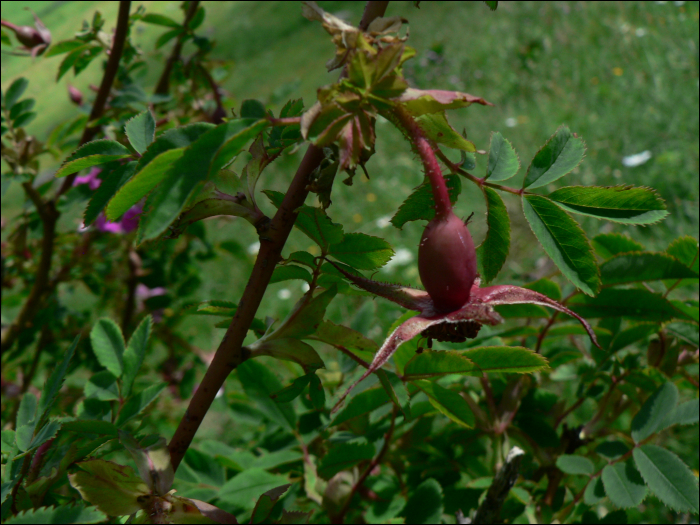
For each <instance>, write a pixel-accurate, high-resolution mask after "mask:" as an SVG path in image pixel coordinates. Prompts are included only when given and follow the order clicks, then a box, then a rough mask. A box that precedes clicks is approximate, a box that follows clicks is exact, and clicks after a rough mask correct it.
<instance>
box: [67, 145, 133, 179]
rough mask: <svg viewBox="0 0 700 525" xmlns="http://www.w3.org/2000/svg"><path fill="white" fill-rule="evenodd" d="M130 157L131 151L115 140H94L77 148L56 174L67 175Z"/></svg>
mask: <svg viewBox="0 0 700 525" xmlns="http://www.w3.org/2000/svg"><path fill="white" fill-rule="evenodd" d="M129 157H131V152H130V151H129V150H128V149H127V148H125V147H124V146H122V145H121V144H119V142H117V141H115V140H107V139H104V140H93V141H92V142H88V143H87V144H85V145H83V146H81V147H79V148H78V149H77V150H75V153H73V154H72V155H71V156H70V157H68V158H67V159H66V160H65V162H64V163H63V164H62V165H61V167H60V169H59V170H58V171H57V172H56V175H55V176H56V177H65V176H66V175H70V174H71V173H75V172H76V171H80V170H82V169H85V168H92V167H93V166H99V165H100V164H105V163H107V162H110V161H112V160H119V159H126V158H129Z"/></svg>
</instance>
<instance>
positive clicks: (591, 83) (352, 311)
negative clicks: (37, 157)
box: [2, 2, 699, 348]
mask: <svg viewBox="0 0 700 525" xmlns="http://www.w3.org/2000/svg"><path fill="white" fill-rule="evenodd" d="M28 4H31V7H32V9H34V10H35V11H36V12H37V14H38V15H39V16H40V17H41V19H42V20H43V22H44V23H45V24H46V25H47V26H48V27H49V28H50V30H51V31H52V35H53V42H58V41H60V40H63V39H67V38H70V37H71V36H72V35H73V34H74V33H75V31H77V30H78V29H79V28H80V25H81V23H82V21H83V20H84V19H85V20H91V18H92V14H93V12H94V11H95V10H99V11H101V12H102V14H103V16H104V17H105V18H106V19H107V24H106V26H105V29H106V30H109V31H111V30H112V29H113V27H114V24H115V19H116V13H117V8H118V4H117V2H31V3H27V2H2V17H3V18H6V19H9V20H11V21H13V22H15V23H18V24H30V23H32V18H31V15H30V13H29V12H28V11H26V10H25V9H24V8H25V6H26V5H28ZM143 5H144V6H145V8H146V10H147V11H149V12H159V13H163V14H167V15H169V16H171V17H173V18H174V19H176V20H181V18H182V15H181V11H179V9H178V5H179V4H178V3H176V2H144V3H143ZM202 5H203V6H204V7H205V8H206V10H207V11H206V12H207V17H206V19H205V22H204V24H203V25H202V26H201V28H200V29H199V30H198V31H199V32H202V33H204V34H206V35H208V36H210V37H212V38H215V39H216V41H217V47H216V49H215V51H214V53H213V57H215V58H218V59H221V60H227V61H232V63H233V68H232V73H231V75H230V76H229V78H228V79H227V81H226V82H225V83H224V84H223V87H224V88H225V89H226V90H227V92H228V93H229V98H228V100H227V102H226V106H227V108H228V107H234V108H236V109H238V108H239V107H240V102H241V101H242V100H244V99H247V98H257V99H260V100H262V101H263V102H264V103H266V104H267V105H268V106H269V107H271V108H272V109H273V110H278V109H279V108H280V107H281V105H282V104H283V103H284V102H285V101H286V100H288V99H289V98H299V97H302V98H303V99H304V102H305V104H306V106H307V107H308V106H310V105H311V104H312V103H313V102H314V100H315V92H316V89H317V88H318V87H319V86H322V85H325V84H328V83H330V82H333V81H335V79H336V78H337V75H338V72H337V71H334V72H331V73H328V72H327V71H326V69H325V66H324V64H325V62H326V61H327V60H328V59H329V58H330V57H331V56H332V54H333V46H332V44H331V42H330V40H329V37H328V35H327V34H326V33H325V31H324V30H323V29H322V27H321V25H320V24H318V23H312V22H310V21H308V20H306V19H304V18H303V17H302V16H301V5H300V4H299V3H297V2H212V3H209V2H203V3H202ZM320 5H321V6H322V7H323V8H324V9H326V10H328V11H330V12H333V13H335V14H336V15H338V16H341V17H343V18H345V19H347V20H348V21H350V22H351V23H353V24H355V23H357V21H358V20H359V18H360V16H361V12H362V9H363V6H364V4H363V3H362V2H320ZM135 7H136V4H133V7H132V9H135ZM387 15H389V16H393V15H398V16H403V17H404V18H406V19H408V20H409V22H410V24H409V25H410V39H409V44H410V45H411V46H413V47H414V48H415V49H416V50H417V51H418V55H417V57H416V58H415V59H414V60H412V61H410V62H409V65H408V66H407V69H406V72H407V75H408V77H409V78H410V80H411V82H412V83H413V84H414V85H415V86H416V87H419V88H439V89H452V90H461V91H466V92H468V93H471V94H474V95H479V96H483V97H484V98H486V99H487V100H489V101H490V102H492V103H494V104H495V107H482V106H473V107H470V108H467V109H463V110H457V111H453V112H451V113H450V115H449V118H450V120H451V122H452V124H453V126H454V127H455V128H456V129H459V130H461V129H462V128H466V130H467V132H468V135H469V138H470V139H471V140H472V141H473V142H474V143H475V144H476V145H477V147H478V148H479V149H488V145H489V138H490V134H491V132H492V131H500V132H501V133H503V134H504V136H505V137H506V138H508V139H509V140H510V141H511V142H512V143H513V145H514V147H515V148H516V151H517V152H518V155H519V157H520V160H521V164H522V167H521V170H520V172H519V173H518V175H517V176H516V177H515V178H514V179H511V181H509V184H511V185H513V186H517V184H518V183H519V182H520V181H521V180H522V177H523V176H524V173H525V171H526V168H527V166H528V164H529V161H530V159H531V158H532V157H533V155H534V154H535V153H536V151H537V150H538V149H539V147H541V146H542V144H543V143H544V142H545V141H546V139H547V138H548V137H549V136H550V135H551V134H552V133H554V131H555V130H556V129H557V127H558V126H560V125H561V124H567V125H568V126H569V127H570V128H571V130H572V131H574V132H576V133H578V134H579V135H580V136H581V137H583V138H584V140H585V141H586V144H587V147H588V151H587V157H586V159H585V160H584V162H583V164H582V165H581V166H580V167H579V168H577V169H576V170H575V171H574V172H573V173H572V174H570V175H568V176H567V177H566V178H565V179H562V180H560V181H557V182H556V183H555V184H553V185H551V187H550V188H549V189H555V188H557V187H561V186H565V185H615V184H634V185H639V186H650V187H653V188H656V189H657V190H658V191H659V193H660V195H661V196H662V197H663V198H664V199H665V200H666V202H667V204H668V209H669V212H670V215H669V217H668V218H667V219H666V220H665V221H663V222H662V223H660V224H657V225H653V226H648V227H635V226H625V225H618V224H614V223H607V222H600V221H597V220H595V219H592V218H582V217H580V216H579V217H576V219H577V220H579V222H581V224H582V226H583V227H584V229H585V230H586V231H587V232H588V234H589V235H590V236H591V237H592V236H594V235H596V234H597V233H599V232H626V233H628V234H629V235H630V236H632V237H633V238H635V239H638V240H640V241H642V242H643V243H645V244H646V245H647V246H648V247H649V248H650V249H664V248H665V247H666V246H667V245H668V243H669V242H671V241H672V240H673V239H674V238H675V237H677V236H679V235H683V234H690V235H694V236H697V235H698V114H699V111H698V4H697V3H690V2H688V3H683V2H638V3H637V2H614V3H613V2H589V3H580V2H512V3H504V4H501V5H499V7H498V10H497V11H496V12H491V11H489V10H488V8H487V7H486V6H485V5H484V4H483V3H481V2H465V3H453V2H429V3H428V2H426V3H422V4H421V6H420V9H416V8H415V7H414V4H413V3H411V2H392V3H391V4H390V5H389V9H388V11H387ZM165 31H167V28H162V27H157V26H146V25H143V24H137V25H136V26H135V27H133V29H132V33H131V34H132V38H133V41H134V42H135V43H136V44H137V45H140V46H141V47H142V49H143V52H144V55H145V58H146V59H147V60H148V63H149V67H148V68H146V69H145V71H144V75H145V76H144V78H143V83H144V85H145V86H147V87H148V86H153V85H154V83H155V80H156V79H157V77H158V75H159V74H160V71H161V68H162V64H163V61H164V57H166V56H167V54H168V53H169V50H170V46H171V45H172V44H170V45H167V46H165V48H164V49H162V50H160V51H155V50H154V42H155V40H156V39H157V37H158V36H159V35H161V34H162V33H163V32H165ZM192 51H193V48H192V47H191V46H186V47H185V50H184V54H185V55H187V54H189V53H191V52H192ZM62 58H63V57H62V56H59V57H53V58H49V59H43V58H38V59H36V60H32V59H30V58H19V57H13V56H10V55H8V54H3V55H2V85H3V88H7V86H8V85H9V84H10V83H11V82H12V81H13V80H14V79H15V78H17V77H18V76H20V75H23V76H26V77H27V78H28V79H29V80H30V85H29V88H28V90H27V93H26V95H27V96H33V97H35V98H36V99H37V106H36V110H37V112H38V117H37V118H36V120H35V121H34V122H33V123H32V124H31V125H30V126H29V127H28V131H29V132H30V133H33V134H35V135H36V136H38V138H39V139H44V138H46V136H47V135H48V133H49V132H50V130H51V129H52V128H53V127H54V126H55V125H56V124H57V123H59V122H61V121H63V120H65V119H67V118H69V117H72V116H75V114H76V112H77V111H78V110H77V109H76V107H75V106H73V105H71V104H70V102H69V100H68V96H67V91H66V86H67V84H68V83H69V82H70V83H72V84H74V85H75V86H77V87H78V88H79V89H81V90H82V91H83V92H84V93H86V94H88V93H90V92H89V91H88V89H87V86H88V85H89V84H91V83H93V84H94V83H98V82H99V79H100V78H101V64H100V62H101V61H100V60H96V61H95V62H94V63H93V64H91V66H90V67H89V68H88V69H87V70H86V71H84V72H83V73H82V74H81V75H80V76H79V77H78V78H73V73H72V71H71V72H69V73H68V74H66V75H65V76H64V78H63V79H61V81H60V82H58V83H56V82H55V76H56V71H57V68H58V65H59V63H60V61H61V60H62ZM377 135H378V140H377V148H376V149H377V153H376V155H375V156H374V157H373V158H372V159H371V160H370V162H369V164H368V171H369V173H370V177H371V180H369V181H368V180H367V179H365V178H364V177H359V176H358V177H356V183H355V184H354V185H353V186H352V187H347V186H345V185H343V184H336V186H335V188H334V192H333V196H332V197H333V205H332V206H331V207H330V208H329V210H328V211H329V214H330V215H331V217H332V218H333V219H334V220H336V221H337V222H340V223H342V224H344V225H345V229H346V231H362V232H365V233H369V234H372V235H379V236H382V237H384V238H386V239H387V240H388V241H389V242H391V243H392V245H393V246H394V247H395V248H396V249H397V250H400V249H403V251H402V252H401V253H402V254H403V255H404V257H403V259H402V260H403V262H401V263H398V264H394V265H392V266H391V267H390V268H387V269H383V270H381V271H380V272H378V274H377V278H379V279H385V280H391V281H398V282H402V283H407V284H418V274H417V270H416V261H415V254H416V247H417V243H418V239H419V238H420V234H421V231H422V227H423V225H422V224H420V223H409V224H408V225H406V226H405V227H404V229H403V230H401V231H399V230H396V229H395V228H393V227H392V226H388V227H386V226H385V223H386V221H387V219H388V218H390V217H391V216H392V215H393V213H394V212H395V210H396V209H397V208H398V206H399V205H400V203H401V202H402V201H403V200H404V199H405V198H406V197H407V196H408V195H409V193H410V192H411V189H412V188H413V187H414V186H416V185H418V184H419V183H420V182H421V180H422V172H421V169H420V166H419V163H418V162H417V161H416V160H415V159H414V158H413V156H412V154H411V153H410V150H409V147H408V145H407V144H406V143H405V142H404V141H403V140H402V138H401V136H400V135H399V133H397V132H396V131H395V130H394V129H393V128H391V126H390V125H389V124H387V123H381V122H380V123H378V126H377ZM646 150H649V151H651V153H652V158H651V160H649V161H648V162H647V163H645V164H643V165H641V166H637V167H625V166H623V164H622V158H623V157H624V156H627V155H632V154H636V153H640V152H643V151H646ZM302 153H303V148H302V151H301V152H299V153H297V154H294V155H290V156H287V157H285V158H283V159H281V160H280V161H279V162H277V163H276V164H275V165H273V166H272V167H271V168H270V169H268V170H267V171H266V173H265V174H264V176H263V177H262V179H261V181H260V183H259V189H265V188H270V189H276V190H280V191H284V190H285V189H286V188H287V186H288V183H289V181H290V180H291V178H292V176H293V173H294V171H295V169H296V166H297V165H298V162H299V159H300V158H301V155H302ZM44 161H45V165H44V166H43V168H44V169H45V170H46V174H47V175H50V173H51V171H52V170H55V169H56V162H55V161H52V159H50V157H49V156H45V157H44ZM485 165H486V159H485V158H484V157H480V158H479V159H478V166H477V169H476V170H474V171H475V174H477V175H479V176H483V173H484V170H485ZM3 169H6V166H3ZM463 186H464V189H463V193H462V195H461V197H460V199H459V202H458V204H457V207H456V209H457V212H458V214H460V215H463V216H467V215H468V214H469V213H471V212H472V211H474V212H476V214H475V216H474V218H473V220H472V223H471V225H470V228H471V230H472V233H473V235H474V238H475V241H476V242H477V243H478V242H481V240H482V239H483V236H484V234H485V215H484V210H485V208H484V204H483V199H482V197H481V194H480V192H478V191H476V188H475V186H473V185H471V184H470V183H468V182H467V181H464V183H463ZM503 197H504V200H505V201H506V204H507V206H508V209H509V211H510V215H511V221H512V246H511V253H510V256H509V258H508V261H507V262H506V266H505V267H504V269H503V271H502V274H501V275H500V276H499V277H498V279H497V282H501V283H504V282H514V283H522V282H527V281H531V280H534V279H536V278H539V277H541V276H543V275H548V274H550V273H551V271H552V270H554V266H553V264H552V263H551V261H549V259H548V258H547V256H546V255H545V254H544V252H543V250H541V248H539V247H538V245H537V242H536V240H535V238H534V236H533V234H532V233H531V231H530V229H529V227H528V225H527V223H526V222H525V220H524V218H523V215H522V211H521V205H520V202H519V200H518V199H517V198H516V197H515V196H512V195H506V194H504V195H503ZM23 199H24V197H23V195H22V194H21V192H20V191H19V188H18V187H17V185H14V186H11V187H10V189H9V191H8V193H7V194H6V195H5V197H4V198H3V202H2V214H3V219H4V220H5V221H8V222H11V220H12V217H13V216H16V215H17V213H19V211H20V210H21V205H22V202H23ZM258 200H259V201H260V202H261V205H262V207H263V208H264V210H265V211H266V212H267V213H268V214H272V213H274V209H273V207H272V206H271V205H270V204H269V203H268V202H267V199H266V198H265V197H264V196H263V195H260V196H259V197H258ZM307 203H309V204H312V205H313V204H315V199H314V196H313V195H312V196H311V197H310V198H309V199H308V200H307ZM81 211H82V210H76V214H75V215H73V216H68V217H66V218H65V220H64V221H63V223H62V228H63V229H64V230H66V231H68V230H72V229H74V228H76V227H77V226H78V224H79V221H80V218H79V216H80V212H81ZM383 226H384V227H383ZM207 229H208V233H209V236H210V238H211V239H212V240H213V241H214V242H215V243H220V242H222V241H225V240H232V239H233V240H235V241H237V242H238V243H240V245H241V246H242V248H243V249H245V250H247V249H248V248H249V247H252V246H254V244H255V242H256V241H257V238H256V234H255V232H254V231H253V229H252V228H250V227H249V226H248V224H247V223H245V222H243V221H241V220H229V219H213V220H210V221H208V223H207ZM5 234H6V232H3V237H4V235H5ZM168 242H178V241H168ZM311 245H312V243H311V241H310V240H309V239H308V238H306V237H305V236H303V235H302V234H301V233H299V232H298V231H294V232H293V233H292V236H291V237H290V240H289V242H288V245H287V247H286V248H285V254H288V253H290V252H291V251H295V250H299V249H309V248H310V247H311ZM251 251H252V248H251ZM107 255H110V254H107ZM113 255H114V256H115V257H117V256H121V254H116V253H115V254H113ZM253 262H254V256H253V255H252V254H251V255H249V256H248V258H247V260H246V261H240V260H238V259H236V260H233V259H232V257H231V256H230V255H228V254H223V255H221V257H220V258H216V259H213V260H209V261H202V262H201V268H202V275H203V276H204V280H205V284H204V286H203V287H202V289H201V290H200V291H199V292H198V298H200V299H229V300H236V299H237V298H238V297H240V293H241V292H242V289H243V287H244V285H245V282H246V280H247V276H248V274H249V271H250V268H251V266H252V264H253ZM287 291H289V292H291V295H290V294H288V292H287ZM63 293H71V294H73V296H72V297H71V301H72V304H73V305H74V306H75V307H76V308H88V307H89V306H90V305H91V302H90V297H89V293H87V292H86V291H85V290H81V289H80V288H77V289H71V290H70V291H68V290H64V292H63ZM300 293H301V287H300V285H299V283H298V282H297V281H289V282H284V283H279V284H275V285H271V286H270V288H269V290H268V293H267V294H266V296H265V300H264V303H263V305H262V308H261V310H260V311H259V316H260V317H264V316H265V315H273V316H280V315H284V314H285V312H287V311H288V310H289V309H290V308H291V306H292V304H293V302H294V301H295V299H296V298H297V297H298V296H299V294H300ZM288 295H290V297H288V298H286V297H287V296H288ZM379 304H381V307H379V308H378V309H377V305H379ZM363 305H364V306H363ZM377 305H375V303H374V302H371V301H368V300H366V299H360V298H351V299H349V300H336V301H334V303H333V304H332V305H331V309H330V315H331V317H332V318H335V319H337V320H348V319H353V318H354V319H360V320H358V321H357V323H358V324H357V327H360V328H364V329H365V330H366V331H367V332H368V333H369V334H370V335H371V336H373V337H374V338H375V339H381V338H382V336H383V335H384V332H385V331H386V329H387V328H388V323H389V322H390V321H391V320H393V319H395V318H396V316H397V315H398V310H397V309H395V308H393V305H391V306H390V305H387V304H385V303H384V302H382V301H378V302H377ZM375 310H378V311H375ZM363 316H364V317H363ZM361 319H365V321H362V322H361ZM206 322H208V320H207V321H205V325H206ZM363 323H364V324H366V325H367V326H364V325H363ZM211 324H213V321H212V323H211ZM185 326H186V329H185V333H184V334H183V335H185V336H187V337H189V338H190V339H192V340H193V342H194V343H195V344H197V345H200V346H201V347H203V348H212V347H214V346H215V345H216V344H218V341H219V339H220V337H221V334H222V332H221V331H220V330H216V329H212V328H210V327H207V326H203V321H202V318H196V320H192V321H191V322H190V321H188V322H187V323H186V325H185Z"/></svg>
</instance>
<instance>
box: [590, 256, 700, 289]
mask: <svg viewBox="0 0 700 525" xmlns="http://www.w3.org/2000/svg"><path fill="white" fill-rule="evenodd" d="M600 277H601V279H602V280H603V284H607V285H610V284H624V283H636V282H642V281H660V280H663V279H697V278H698V274H697V273H695V272H693V270H691V269H690V268H688V267H687V266H685V265H684V264H683V263H681V262H680V261H678V260H676V259H674V258H673V257H671V256H670V255H667V254H665V253H658V252H657V253H655V252H637V253H625V254H621V255H616V256H614V257H612V258H610V259H608V260H607V261H605V262H604V263H603V264H602V265H601V266H600Z"/></svg>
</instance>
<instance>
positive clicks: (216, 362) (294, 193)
mask: <svg viewBox="0 0 700 525" xmlns="http://www.w3.org/2000/svg"><path fill="white" fill-rule="evenodd" d="M375 4H382V6H381V7H378V6H377V5H375ZM387 4H388V2H373V1H369V2H367V5H366V6H365V15H363V17H362V23H361V25H360V28H361V29H366V27H367V25H369V23H370V22H371V21H372V20H373V19H374V17H377V16H382V15H383V14H384V10H385V9H386V5H387ZM368 12H372V13H373V16H372V17H369V16H368V15H367V13H368ZM363 24H366V25H363ZM324 158H325V156H324V154H323V150H322V149H321V148H317V147H316V146H314V145H311V146H309V149H307V150H306V154H305V155H304V158H303V159H302V161H301V164H300V165H299V168H298V169H297V172H296V174H295V175H294V179H293V180H292V183H291V184H290V185H289V189H288V190H287V193H286V194H285V196H284V200H283V201H282V204H281V206H280V207H279V209H278V210H277V213H276V214H275V216H274V217H273V218H272V222H271V223H270V229H269V231H268V234H267V236H266V238H265V239H263V240H262V242H261V245H260V251H259V252H258V257H257V259H256V260H255V265H254V266H253V271H252V272H251V274H250V278H249V279H248V284H247V285H246V287H245V290H244V291H243V296H242V297H241V300H240V301H239V303H238V308H237V310H236V314H235V315H234V317H233V319H232V320H231V324H230V325H229V327H228V329H227V330H226V335H224V338H223V340H222V341H221V344H220V345H219V348H218V349H217V350H216V354H215V355H214V359H213V360H212V362H211V364H210V365H209V368H208V369H207V372H206V374H205V375H204V379H202V382H201V383H200V385H199V388H197V391H196V392H195V393H194V395H193V396H192V399H191V400H190V404H189V406H188V408H187V410H186V411H185V415H184V416H183V418H182V419H181V420H180V424H179V425H178V427H177V430H176V431H175V435H174V436H173V438H172V440H171V441H170V443H169V444H168V449H169V450H170V458H171V460H172V465H173V469H175V470H177V467H178V466H179V465H180V462H181V461H182V458H183V457H184V456H185V452H187V448H188V447H189V446H190V443H192V440H193V439H194V435H195V434H196V432H197V429H199V425H200V424H201V423H202V420H203V419H204V416H205V415H206V413H207V411H208V410H209V407H210V406H211V404H212V402H213V401H214V398H215V397H216V393H217V392H218V391H219V389H220V388H221V386H222V385H223V384H224V381H226V378H227V377H228V375H229V374H230V373H231V372H232V371H233V370H234V369H235V368H236V367H237V366H238V365H240V364H241V363H242V362H243V361H245V360H246V358H247V357H248V354H247V352H245V351H244V350H243V348H242V345H243V339H245V336H246V334H247V333H248V329H249V327H250V324H251V323H252V322H253V319H254V318H255V314H256V312H257V310H258V307H259V306H260V302H261V301H262V297H263V295H264V293H265V290H266V289H267V286H268V284H269V283H270V278H271V277H272V272H273V271H274V269H275V266H276V264H277V261H279V260H280V257H281V254H282V248H283V247H284V245H285V243H286V241H287V237H288V236H289V233H290V232H291V231H292V227H293V226H294V221H295V220H296V218H297V214H296V213H295V210H297V209H298V208H299V207H300V206H301V205H302V204H304V201H305V200H306V197H307V195H308V194H309V192H308V190H307V189H306V187H307V186H308V179H309V175H310V174H311V172H313V170H314V169H316V168H317V167H318V166H319V165H320V164H321V161H322V160H323V159H324Z"/></svg>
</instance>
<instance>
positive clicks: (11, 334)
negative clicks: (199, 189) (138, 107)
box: [1, 0, 131, 352]
mask: <svg viewBox="0 0 700 525" xmlns="http://www.w3.org/2000/svg"><path fill="white" fill-rule="evenodd" d="M130 5H131V2H130V1H128V0H124V1H122V2H120V3H119V16H118V19H117V30H116V33H115V35H114V43H113V46H112V50H111V52H110V55H109V60H108V61H107V68H106V69H105V74H104V76H103V77H102V84H101V85H100V90H99V92H98V93H97V97H96V98H95V104H94V105H93V106H92V111H91V113H90V118H89V119H88V122H93V121H95V120H96V119H97V118H99V117H100V116H101V115H102V113H103V111H104V107H105V103H106V102H107V95H108V94H109V91H110V89H111V88H112V83H113V82H114V78H115V77H116V75H117V68H118V66H119V61H120V59H121V56H122V51H123V50H124V41H125V40H126V34H127V32H128V29H129V7H130ZM97 131H98V128H92V127H86V128H85V130H84V131H83V136H82V137H81V139H80V145H81V146H82V145H83V144H85V143H87V142H90V141H91V140H92V139H93V138H94V137H95V135H96V134H97ZM75 176H76V174H75V173H73V174H71V175H69V176H68V177H66V178H65V179H64V181H63V184H62V185H61V187H60V189H59V190H58V192H56V195H55V196H54V198H53V199H51V200H49V201H47V202H43V199H41V196H40V195H39V193H38V192H37V191H36V189H35V188H34V187H33V186H32V185H31V183H29V182H25V183H24V184H22V186H23V188H24V190H25V192H26V193H27V195H28V196H29V198H30V199H31V200H32V202H33V203H34V205H35V206H37V213H39V217H40V218H41V222H42V226H43V229H44V234H43V238H42V241H41V259H40V260H39V266H38V268H37V271H36V278H35V280H34V286H32V289H31V291H30V292H29V296H28V297H27V300H26V301H25V303H24V305H23V306H22V310H21V311H20V313H19V315H18V316H17V317H16V318H15V320H14V322H13V323H12V324H11V325H10V326H9V327H7V329H6V330H5V332H4V333H3V334H2V344H1V349H2V351H3V352H4V351H5V350H8V349H9V348H10V347H12V345H13V344H14V342H15V340H16V339H17V337H18V336H19V334H20V332H21V331H22V330H23V329H24V328H26V327H27V326H31V322H32V320H33V319H34V318H35V316H36V312H37V311H38V310H39V307H40V306H41V304H42V299H43V297H44V296H45V295H46V294H48V293H49V292H51V290H53V286H52V283H51V282H50V281H49V273H50V272H51V260H52V257H53V251H54V241H55V239H56V224H57V222H58V218H59V217H60V215H61V213H60V212H59V211H58V209H57V207H56V202H57V201H58V199H59V197H60V196H61V195H63V194H64V193H65V192H67V191H68V190H69V189H70V188H71V187H72V186H73V181H74V180H75Z"/></svg>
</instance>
